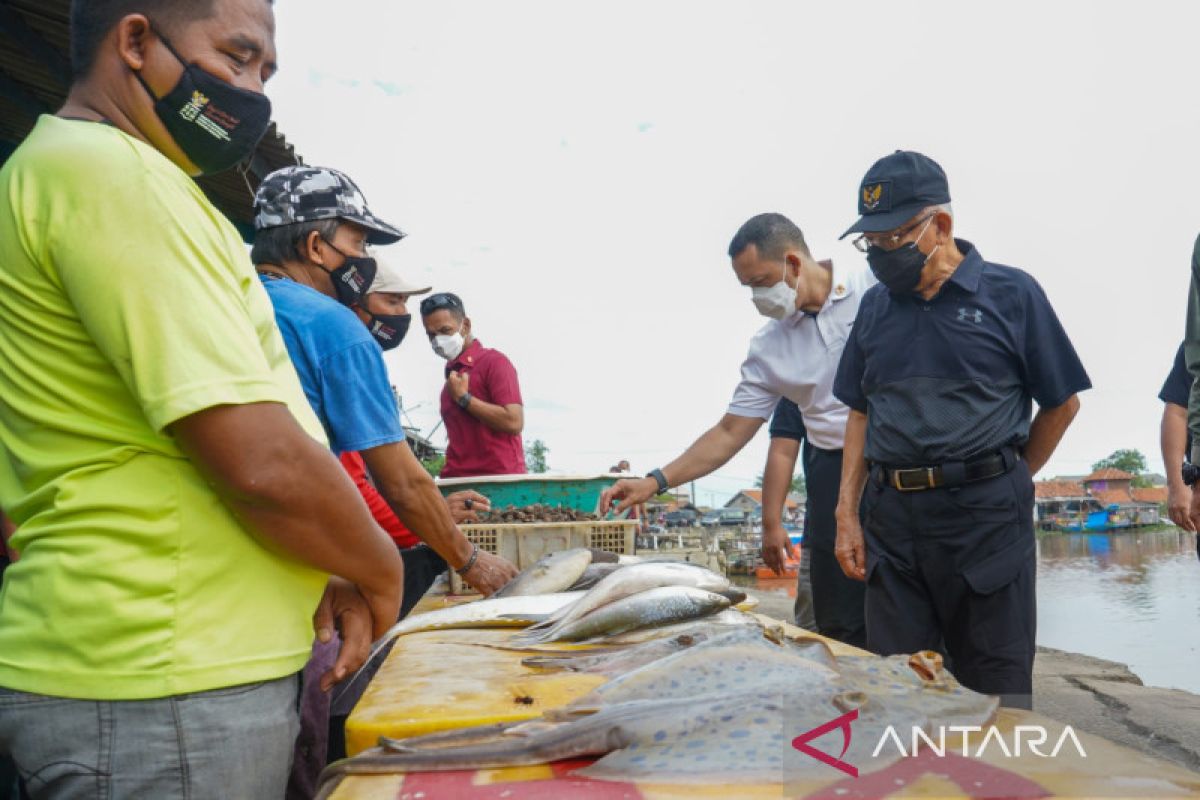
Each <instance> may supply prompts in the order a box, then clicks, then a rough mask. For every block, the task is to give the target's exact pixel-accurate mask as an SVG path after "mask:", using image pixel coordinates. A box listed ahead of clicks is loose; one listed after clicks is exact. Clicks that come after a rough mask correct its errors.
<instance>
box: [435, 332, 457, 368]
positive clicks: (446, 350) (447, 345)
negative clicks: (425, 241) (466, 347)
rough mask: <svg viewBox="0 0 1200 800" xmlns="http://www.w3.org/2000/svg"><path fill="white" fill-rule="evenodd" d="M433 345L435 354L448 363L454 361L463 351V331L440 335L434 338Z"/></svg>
mask: <svg viewBox="0 0 1200 800" xmlns="http://www.w3.org/2000/svg"><path fill="white" fill-rule="evenodd" d="M431 344H432V345H433V352H435V353H437V354H438V355H439V356H441V357H442V358H444V359H446V360H447V361H452V360H453V359H455V358H458V354H459V353H461V352H462V351H463V335H462V331H456V332H454V333H451V334H442V333H439V334H438V335H437V336H434V337H433V342H432V343H431Z"/></svg>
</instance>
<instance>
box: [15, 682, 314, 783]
mask: <svg viewBox="0 0 1200 800" xmlns="http://www.w3.org/2000/svg"><path fill="white" fill-rule="evenodd" d="M298 692H299V677H298V676H296V675H291V676H288V677H286V678H280V679H278V680H273V681H265V682H262V683H252V684H246V685H242V686H232V687H228V688H224V689H215V690H212V691H208V692H197V693H195V694H185V695H176V696H174V697H164V698H159V699H154V700H116V701H96V700H71V699H67V698H62V697H47V696H46V695H38V694H28V693H26V692H16V691H12V690H9V689H0V753H8V754H10V755H11V757H12V759H13V761H15V762H16V765H17V771H18V773H19V774H20V777H21V779H22V781H23V782H24V785H25V789H26V791H27V792H28V794H29V796H30V797H31V798H33V800H41V798H53V799H54V800H84V799H85V798H86V800H93V799H95V800H99V799H100V798H105V799H107V798H155V800H176V799H179V800H183V799H185V798H186V799H187V800H200V798H255V800H257V798H264V799H269V798H281V797H283V794H284V787H285V786H286V785H287V777H288V768H289V765H290V762H291V757H292V745H293V743H294V742H295V740H296V734H297V732H298V730H299V727H300V723H299V713H298V710H297V697H298Z"/></svg>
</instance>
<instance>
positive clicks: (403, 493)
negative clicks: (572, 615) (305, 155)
mask: <svg viewBox="0 0 1200 800" xmlns="http://www.w3.org/2000/svg"><path fill="white" fill-rule="evenodd" d="M255 207H256V209H257V216H256V218H255V225H256V227H258V232H257V234H256V236H255V240H254V247H253V250H252V251H251V259H252V260H253V261H254V264H255V267H256V269H257V270H258V273H259V277H260V278H261V280H262V282H263V285H264V287H265V288H266V290H267V295H268V296H269V297H270V298H271V303H272V305H273V306H274V308H275V320H276V322H277V324H278V325H279V329H280V332H281V333H282V334H283V340H284V344H285V345H286V346H287V349H288V352H289V353H290V355H291V357H292V362H293V364H294V366H295V368H296V372H297V373H298V374H299V376H300V383H301V385H302V386H303V387H304V392H305V394H306V395H307V396H308V400H309V403H310V404H311V405H312V407H313V410H314V411H315V412H316V414H317V417H318V418H319V419H320V420H321V423H322V425H324V427H325V431H326V433H327V435H328V438H329V443H330V447H331V449H332V450H333V451H334V453H337V454H341V453H352V452H358V453H360V454H361V456H362V459H363V461H364V462H365V464H366V467H367V469H368V470H369V471H370V474H371V476H372V478H373V479H374V482H375V487H376V489H377V490H378V492H379V494H380V495H382V496H383V498H384V500H386V501H387V504H388V505H389V506H390V507H391V509H392V510H393V511H394V512H395V513H396V516H398V517H399V518H400V521H402V522H403V523H404V524H405V526H407V527H408V529H409V530H411V531H412V532H413V533H415V534H416V535H417V536H418V537H419V538H420V539H421V540H422V541H424V543H425V544H427V545H428V546H429V547H430V548H431V549H432V550H433V551H434V553H436V554H437V555H438V556H440V557H441V559H444V560H445V562H446V563H447V564H449V565H450V566H451V567H453V568H455V569H456V570H457V571H458V572H459V574H460V575H462V576H463V578H464V579H465V580H466V581H467V582H468V583H470V584H471V585H472V586H474V587H475V588H477V589H479V590H480V591H481V592H483V593H484V594H491V593H492V592H494V591H495V590H497V589H499V588H500V587H501V586H503V585H504V584H505V583H507V582H508V581H509V580H510V579H511V578H512V577H513V576H514V575H516V568H515V567H514V566H513V565H512V564H510V563H509V562H508V561H506V560H504V559H502V558H499V557H498V556H494V555H492V554H491V553H486V552H483V551H481V550H477V549H476V548H475V546H474V545H473V544H472V543H471V542H470V541H468V540H467V538H466V536H464V535H463V533H462V532H461V531H459V530H458V528H457V527H456V526H455V521H454V514H455V513H456V512H462V511H464V510H465V511H467V512H469V511H470V510H471V506H472V505H474V503H475V502H480V501H482V502H484V503H486V499H485V498H483V497H481V496H479V495H473V497H468V498H466V499H468V500H472V502H465V500H460V505H462V504H464V503H465V509H461V508H460V509H452V508H451V507H450V506H448V505H447V500H444V499H443V498H442V496H441V494H440V493H439V492H438V490H437V487H436V486H435V485H434V483H433V479H432V478H431V477H430V476H429V474H428V473H427V472H426V471H425V468H424V467H423V466H421V463H420V462H419V461H418V460H417V458H416V456H414V455H413V453H412V451H411V450H410V449H409V448H408V444H407V441H406V437H405V432H404V429H403V428H402V427H401V425H400V416H399V413H398V410H397V408H396V401H395V397H394V395H393V394H392V390H391V384H390V382H389V380H388V373H387V367H386V365H385V364H384V361H383V351H382V350H381V349H380V346H379V344H378V343H377V342H376V341H375V339H374V338H373V337H372V335H371V333H370V331H369V330H368V329H367V327H366V326H365V325H364V324H363V323H362V322H361V321H360V320H359V318H358V317H357V316H355V314H354V312H353V311H352V310H351V308H353V307H365V305H366V295H367V293H368V292H369V291H370V290H371V288H372V284H373V282H374V279H375V274H376V271H377V264H376V262H375V259H374V258H372V257H371V255H370V253H369V252H368V250H367V245H368V243H379V244H387V243H390V242H395V241H397V240H398V239H400V238H401V237H402V236H403V235H404V234H403V233H401V232H400V230H399V229H398V228H396V227H394V226H392V225H390V224H388V223H386V222H384V221H383V220H381V219H379V218H378V217H376V216H375V215H374V214H372V213H371V212H370V210H368V208H367V205H366V201H365V200H364V198H363V195H362V193H361V192H360V191H359V190H358V187H357V186H355V185H354V183H353V182H352V181H351V180H350V179H349V178H348V177H346V176H345V175H343V174H342V173H340V172H337V171H335V170H331V169H325V168H320V167H287V168H284V169H282V170H278V171H276V172H274V173H272V174H271V175H268V176H267V178H266V179H265V180H264V181H263V183H262V185H261V186H260V187H259V190H258V194H257V196H256V197H255ZM450 501H451V503H453V502H454V501H453V498H451V499H450ZM459 516H461V514H459ZM406 572H407V571H406ZM329 650H330V645H328V644H324V643H318V644H317V645H316V646H315V647H314V650H313V660H312V661H311V662H310V664H309V667H308V668H306V674H307V673H313V674H319V673H320V672H321V671H322V666H323V662H324V661H325V660H327V658H328V656H329V654H330V653H329ZM365 684H366V681H364V680H361V679H360V680H359V681H358V682H357V683H356V684H355V685H354V687H352V688H353V689H354V690H355V691H356V692H357V691H361V690H362V688H364V687H365ZM310 686H312V689H311V691H306V692H305V696H304V699H303V708H302V714H301V732H300V738H299V740H298V741H297V754H296V758H295V761H294V764H293V770H292V776H291V781H290V783H289V787H288V796H289V797H302V796H306V794H310V793H311V789H312V788H313V787H315V780H316V776H317V773H318V772H319V771H320V769H321V767H322V766H324V761H325V755H326V749H327V748H326V744H327V742H326V739H325V736H324V735H323V734H324V732H325V727H326V724H327V720H329V717H330V714H331V711H332V713H333V714H335V715H337V717H339V718H340V717H341V713H340V711H341V709H340V706H341V705H343V704H344V703H341V702H340V703H339V708H338V709H331V706H330V697H329V695H328V694H327V693H325V692H322V691H321V690H320V688H319V687H316V686H314V685H313V684H311V683H310ZM337 691H338V692H341V693H342V694H343V695H345V697H343V696H341V695H339V697H338V699H339V701H352V700H353V699H354V693H352V692H348V691H346V689H339V690H337ZM331 733H332V734H333V738H332V740H330V741H329V742H328V744H329V745H331V747H330V748H329V750H330V754H331V755H340V754H341V753H340V749H341V746H342V745H341V739H342V737H341V731H340V725H338V724H337V720H335V724H334V726H333V730H332V731H331Z"/></svg>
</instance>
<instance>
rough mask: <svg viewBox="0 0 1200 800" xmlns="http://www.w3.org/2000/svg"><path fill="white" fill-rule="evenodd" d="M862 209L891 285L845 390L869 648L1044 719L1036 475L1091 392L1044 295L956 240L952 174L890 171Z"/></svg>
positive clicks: (841, 389)
mask: <svg viewBox="0 0 1200 800" xmlns="http://www.w3.org/2000/svg"><path fill="white" fill-rule="evenodd" d="M858 208H859V213H860V214H861V217H860V219H859V220H858V222H856V223H855V224H854V225H853V226H851V228H850V229H849V230H848V231H847V232H846V233H845V234H843V236H846V235H849V234H851V233H860V234H861V235H860V236H859V237H858V239H856V241H855V244H856V246H858V247H859V249H860V250H862V251H864V252H865V253H866V254H867V261H868V263H869V264H870V266H871V270H872V271H873V272H874V273H875V276H876V277H877V278H878V279H879V284H878V285H877V286H875V287H873V288H871V289H870V290H868V292H867V294H866V295H865V296H864V297H863V300H862V305H861V306H860V308H859V312H858V317H857V318H856V320H855V323H854V327H853V330H852V332H851V335H850V339H849V341H848V342H847V343H846V348H845V351H844V353H843V355H842V361H841V364H840V365H839V367H838V374H837V378H836V380H835V381H834V394H835V395H836V396H837V397H838V399H840V400H841V401H842V402H844V403H846V405H848V406H849V407H850V409H851V411H850V417H849V419H848V421H847V423H846V441H845V460H844V468H843V472H842V490H841V497H840V499H839V502H838V509H837V518H838V519H837V524H838V536H837V545H836V551H837V556H838V561H839V562H840V563H841V565H842V569H843V570H844V571H845V573H846V574H847V575H849V576H850V577H853V578H857V579H858V580H865V581H866V584H867V593H866V597H867V600H866V614H867V647H868V648H870V649H871V650H873V651H875V652H878V653H880V654H884V655H886V654H890V653H911V652H915V651H917V650H941V651H943V652H945V653H946V654H947V655H948V656H949V658H950V661H951V663H952V667H953V670H954V673H955V675H956V677H957V678H958V679H959V681H960V682H962V684H963V685H965V686H967V687H968V688H971V689H974V690H976V691H979V692H984V693H987V694H994V695H1000V696H1001V701H1002V702H1003V703H1004V704H1006V705H1010V706H1017V707H1024V708H1029V707H1031V706H1032V693H1033V656H1034V641H1035V628H1036V621H1037V614H1036V602H1035V594H1034V579H1035V574H1036V564H1035V557H1034V552H1035V542H1034V532H1033V480H1032V476H1033V475H1034V474H1035V473H1036V472H1037V471H1038V470H1039V469H1041V467H1042V466H1043V465H1044V464H1045V463H1046V461H1047V460H1048V459H1049V458H1050V455H1051V454H1052V453H1053V452H1054V449H1055V447H1057V446H1058V443H1059V441H1060V440H1061V438H1062V435H1063V433H1064V432H1065V431H1066V429H1067V426H1068V425H1069V424H1070V423H1071V420H1072V419H1073V418H1074V416H1075V414H1076V412H1077V411H1078V408H1079V400H1078V398H1077V397H1076V394H1077V393H1078V392H1080V391H1083V390H1085V389H1088V388H1090V387H1091V383H1090V381H1089V379H1088V376H1087V373H1086V372H1085V371H1084V369H1083V365H1082V364H1081V363H1080V362H1079V358H1078V356H1076V354H1075V350H1074V348H1073V347H1072V345H1071V342H1070V340H1069V339H1068V338H1067V335H1066V333H1065V332H1064V330H1063V328H1062V326H1061V325H1060V324H1059V321H1058V318H1057V317H1056V315H1055V314H1054V310H1053V309H1052V308H1051V307H1050V303H1049V301H1048V300H1047V299H1046V295H1045V293H1044V292H1043V291H1042V288H1041V287H1040V286H1039V285H1038V284H1037V282H1036V281H1035V280H1034V279H1033V278H1032V277H1031V276H1030V275H1028V274H1027V273H1025V272H1022V271H1021V270H1018V269H1014V268H1012V267H1007V266H1002V265H1000V264H995V263H992V262H989V261H985V260H984V259H983V257H982V256H981V255H980V253H979V251H978V250H976V249H975V247H974V245H972V244H971V243H970V242H967V241H964V240H962V239H955V238H954V236H953V225H954V219H953V216H952V214H951V208H950V190H949V186H948V184H947V181H946V175H945V173H944V172H943V171H942V169H941V167H939V166H938V165H937V164H936V163H935V162H933V161H932V160H931V159H929V158H927V157H926V156H923V155H921V154H919V153H912V152H901V151H897V152H896V153H894V154H893V155H890V156H887V157H885V158H883V159H880V160H879V161H878V162H876V163H875V165H874V166H872V167H871V169H870V170H869V171H868V172H867V174H866V177H865V178H864V179H863V182H862V184H861V186H860V187H859V196H858ZM1034 401H1036V402H1037V404H1038V407H1039V410H1038V413H1037V416H1036V417H1032V419H1031V416H1032V403H1033V402H1034ZM864 488H865V493H864ZM860 500H861V505H860ZM860 513H861V515H862V520H863V522H862V524H860ZM864 529H865V539H864Z"/></svg>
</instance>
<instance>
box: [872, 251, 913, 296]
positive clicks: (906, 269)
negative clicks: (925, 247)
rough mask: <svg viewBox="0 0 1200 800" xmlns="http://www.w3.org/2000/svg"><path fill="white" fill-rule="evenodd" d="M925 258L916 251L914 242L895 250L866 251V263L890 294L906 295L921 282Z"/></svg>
mask: <svg viewBox="0 0 1200 800" xmlns="http://www.w3.org/2000/svg"><path fill="white" fill-rule="evenodd" d="M926 260H927V257H926V255H925V254H924V253H922V252H921V251H920V250H918V249H917V244H916V242H909V243H908V244H906V245H904V246H903V247H897V248H896V249H895V250H881V249H880V248H878V247H871V248H869V249H868V250H867V263H868V264H869V265H870V266H871V272H873V273H875V277H876V278H878V279H879V282H880V283H882V284H883V285H884V286H886V287H887V289H888V291H889V292H891V293H892V294H908V293H910V292H912V291H913V290H914V289H916V288H917V284H918V283H920V282H921V270H923V269H924V268H925V261H926Z"/></svg>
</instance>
